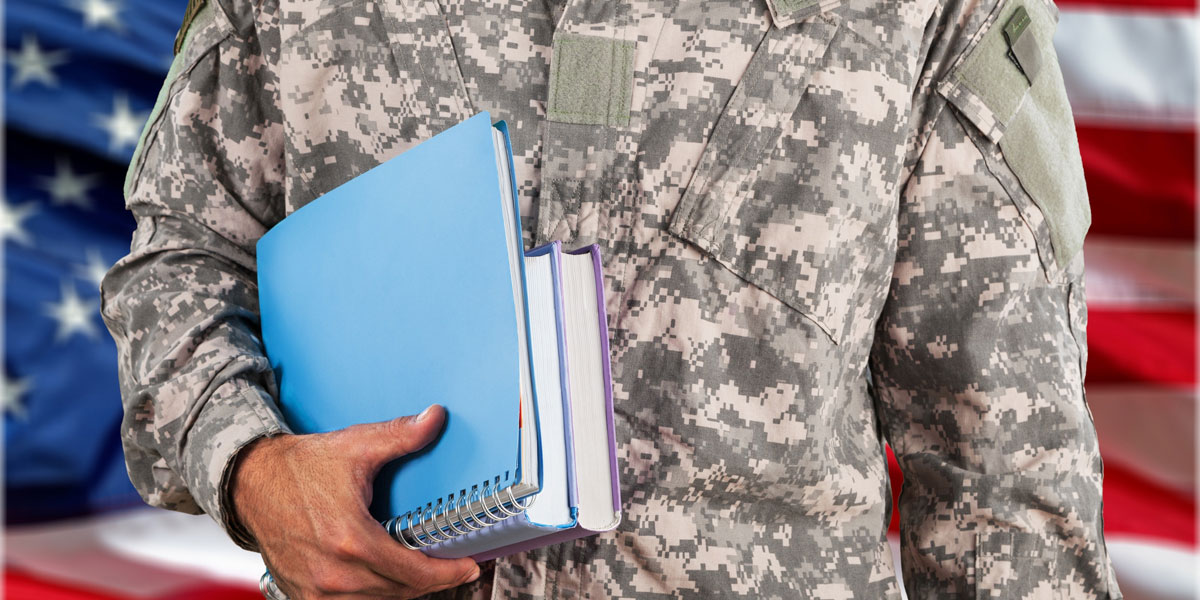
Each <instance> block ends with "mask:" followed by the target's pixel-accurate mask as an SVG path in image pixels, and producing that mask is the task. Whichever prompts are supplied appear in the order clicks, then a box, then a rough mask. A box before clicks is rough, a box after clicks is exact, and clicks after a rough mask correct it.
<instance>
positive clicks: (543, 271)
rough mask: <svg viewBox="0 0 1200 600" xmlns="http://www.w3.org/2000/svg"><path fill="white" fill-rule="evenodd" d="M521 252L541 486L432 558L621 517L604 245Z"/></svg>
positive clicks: (489, 555) (529, 542)
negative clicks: (522, 505)
mask: <svg viewBox="0 0 1200 600" xmlns="http://www.w3.org/2000/svg"><path fill="white" fill-rule="evenodd" d="M525 257H526V258H525V261H526V264H525V273H526V285H527V288H528V307H529V315H530V320H529V328H530V331H529V334H530V337H531V340H532V347H533V355H534V357H533V372H534V378H535V380H536V383H535V385H536V397H537V411H538V414H537V415H536V417H535V419H534V420H536V427H537V428H538V432H539V447H540V460H539V464H540V467H541V482H542V485H541V489H540V490H539V492H538V493H537V494H536V495H534V496H532V497H531V498H530V499H528V501H526V502H525V505H526V506H527V508H525V509H524V510H522V511H515V512H517V514H511V515H506V514H505V513H508V512H514V511H513V510H512V509H513V508H515V507H513V506H511V505H510V506H508V507H506V508H508V509H509V510H507V511H497V512H493V513H492V514H491V515H480V516H481V517H482V518H481V519H476V520H475V521H469V523H468V524H470V525H476V524H483V525H485V526H484V527H480V528H478V529H475V530H471V531H468V532H466V533H463V534H458V535H453V536H450V537H451V539H449V540H447V541H444V542H441V543H438V544H436V545H433V546H430V547H428V548H425V549H424V552H425V553H426V554H429V555H430V556H434V557H441V558H457V557H462V556H470V557H472V558H474V559H475V560H477V561H484V560H489V559H493V558H497V557H500V556H506V555H509V554H514V553H516V552H522V551H525V550H531V549H534V548H540V547H542V546H546V545H549V544H555V543H559V542H565V541H570V540H573V539H577V538H581V537H584V536H588V535H592V534H594V533H598V532H602V531H608V530H611V529H613V528H615V527H616V526H617V525H618V524H619V523H620V521H621V508H620V507H621V492H620V482H619V481H618V477H617V459H616V453H615V450H614V449H615V448H616V439H615V435H614V429H613V407H612V375H611V371H610V365H609V346H608V325H607V319H606V314H605V303H604V279H603V271H602V270H601V263H600V248H599V247H598V246H596V245H591V246H587V247H584V248H580V249H578V250H575V251H572V252H566V253H564V252H562V250H561V244H560V243H559V242H552V243H550V244H546V245H545V246H541V247H539V248H536V249H534V250H530V251H528V252H526V253H525ZM497 508H498V509H499V508H500V507H497ZM496 517H503V518H496ZM434 531H437V529H434ZM442 533H444V534H448V533H450V529H449V528H445V529H442Z"/></svg>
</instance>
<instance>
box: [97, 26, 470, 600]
mask: <svg viewBox="0 0 1200 600" xmlns="http://www.w3.org/2000/svg"><path fill="white" fill-rule="evenodd" d="M246 8H248V6H247V7H246ZM235 23H237V24H239V25H236V26H235V25H234V24H235ZM278 87H279V82H278V80H277V78H276V76H275V74H274V72H273V71H272V67H271V64H270V62H269V60H268V57H267V56H265V54H264V52H262V49H261V48H260V46H259V43H258V38H257V36H256V33H255V31H254V19H253V18H252V16H244V17H243V16H237V17H235V18H230V17H229V16H228V15H227V14H226V13H225V12H224V9H222V8H221V7H220V6H219V5H218V4H217V3H214V2H209V3H207V4H206V5H205V7H204V8H203V9H201V10H200V12H199V13H197V15H196V17H195V20H194V21H193V22H192V23H191V27H190V31H189V32H188V34H187V38H186V41H185V42H184V44H183V48H182V49H181V51H180V53H179V55H178V57H177V58H176V61H175V64H174V65H173V66H172V69H171V73H170V74H169V75H168V78H167V82H166V84H165V89H164V91H163V94H162V96H161V97H160V105H159V106H158V107H156V110H155V111H154V115H152V117H151V121H150V123H149V125H148V126H147V130H146V133H145V135H144V139H143V141H142V143H141V144H140V145H139V150H138V152H137V153H136V156H135V158H134V161H133V164H132V165H131V171H130V178H129V181H128V183H127V186H126V200H127V206H128V208H129V210H130V211H131V212H132V213H133V215H134V217H135V219H136V221H137V231H136V232H135V234H134V238H133V243H132V247H131V250H130V254H129V255H128V256H127V257H125V258H124V259H122V260H121V261H119V262H118V263H117V264H116V265H115V266H114V267H113V269H112V270H111V271H110V272H109V274H108V275H107V277H106V278H105V280H104V282H103V285H102V298H103V308H102V312H103V316H104V319H105V322H106V323H107V325H108V327H109V329H110V331H111V332H112V334H113V338H114V339H115V340H116V342H117V348H118V353H119V361H120V380H121V388H122V399H123V403H124V406H125V417H124V422H123V427H122V439H123V443H124V447H125V456H126V462H127V465H128V468H129V474H130V478H131V479H132V481H133V483H134V485H135V486H136V487H137V489H138V490H139V491H140V492H141V494H142V496H143V497H144V498H145V499H146V501H147V502H148V503H150V504H152V505H155V506H161V507H164V508H169V509H173V510H179V511H183V512H190V513H197V512H206V513H208V514H209V515H211V516H212V517H213V518H214V519H215V520H216V521H217V522H218V523H220V524H221V525H222V526H223V527H224V528H225V529H226V530H227V531H228V532H229V534H230V536H231V537H232V538H233V539H234V541H236V542H237V543H238V544H239V545H241V546H242V547H244V548H248V549H253V550H259V551H261V552H262V554H263V559H264V561H265V562H266V563H267V564H268V565H269V566H270V568H271V571H272V573H273V574H274V575H275V577H276V580H277V581H278V583H279V585H280V587H281V588H283V590H284V591H285V592H288V593H289V594H291V596H292V598H293V600H300V599H302V598H317V597H325V596H328V595H337V594H347V593H349V594H373V595H387V596H389V597H392V596H399V597H411V596H414V595H417V594H420V593H426V592H430V591H434V590H439V589H445V588H447V587H451V586H454V585H458V584H461V583H465V582H467V581H471V580H474V579H475V578H477V577H478V576H479V569H478V567H477V566H476V565H475V564H474V562H473V561H471V560H470V559H459V560H438V559H432V558H429V557H426V556H425V555H424V554H421V553H420V552H416V551H412V550H408V549H405V548H403V547H402V546H400V545H399V544H398V543H396V542H395V541H393V540H392V539H391V538H390V537H388V535H387V533H386V532H385V531H384V530H383V528H382V527H380V525H379V523H377V522H375V521H374V520H372V518H371V516H370V514H369V513H368V511H367V507H368V506H369V504H370V497H371V483H372V482H373V480H374V478H375V474H376V473H377V472H378V470H379V468H380V467H382V466H383V465H384V464H386V463H387V462H390V461H391V460H394V459H396V458H398V457H400V456H403V455H404V454H406V453H408V452H412V451H414V450H416V449H418V448H420V447H422V446H424V445H425V444H426V443H428V442H429V441H430V440H432V439H433V438H434V437H435V436H436V434H437V432H438V431H439V430H440V427H441V424H442V422H443V418H444V413H443V411H442V410H440V409H434V410H427V411H426V412H425V413H423V416H424V417H426V418H421V417H403V418H398V419H395V420H393V421H388V422H384V423H375V424H367V425H359V426H355V427H350V428H347V429H344V430H341V431H336V432H331V433H327V434H317V435H278V434H288V433H290V432H289V431H288V429H287V427H286V425H285V424H284V422H283V420H282V418H281V415H280V413H279V410H278V406H277V404H276V402H275V400H274V398H275V396H276V395H277V392H276V384H275V381H274V375H273V373H272V370H271V368H270V363H269V362H268V360H267V357H266V356H265V354H264V349H263V347H262V344H261V342H260V339H259V319H258V289H257V285H256V280H257V277H256V262H255V254H254V253H255V244H256V242H257V241H258V239H259V238H260V237H261V236H262V235H263V233H265V232H266V231H267V229H268V228H270V227H271V226H272V225H274V224H275V223H276V222H277V221H279V220H280V219H281V218H282V216H283V214H284V201H283V182H284V160H283V136H284V126H283V123H282V116H281V112H280V110H279V109H278V97H277V93H278Z"/></svg>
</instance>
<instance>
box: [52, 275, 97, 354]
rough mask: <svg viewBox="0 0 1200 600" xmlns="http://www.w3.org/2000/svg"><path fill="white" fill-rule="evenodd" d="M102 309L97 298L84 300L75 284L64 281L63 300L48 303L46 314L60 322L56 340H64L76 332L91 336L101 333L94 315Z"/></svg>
mask: <svg viewBox="0 0 1200 600" xmlns="http://www.w3.org/2000/svg"><path fill="white" fill-rule="evenodd" d="M99 310H100V303H99V302H97V301H96V300H83V299H82V298H80V297H79V294H78V293H76V292H75V284H73V283H71V282H70V281H64V282H63V284H62V300H61V301H59V302H48V303H46V314H48V315H50V317H51V318H53V319H54V320H55V321H57V322H58V333H57V334H55V336H54V337H55V341H57V342H63V341H66V339H67V338H69V337H71V336H72V335H74V334H76V333H82V334H84V335H86V336H88V337H90V338H94V337H96V334H97V333H99V332H98V330H97V329H96V323H95V320H94V319H93V317H94V316H95V315H96V313H97V312H98V311H99Z"/></svg>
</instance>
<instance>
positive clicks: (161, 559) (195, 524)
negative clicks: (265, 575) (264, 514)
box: [4, 507, 264, 598]
mask: <svg viewBox="0 0 1200 600" xmlns="http://www.w3.org/2000/svg"><path fill="white" fill-rule="evenodd" d="M4 538H5V539H4V545H5V556H4V558H5V564H7V565H9V566H13V567H17V568H19V569H22V570H24V571H26V572H29V573H32V574H34V575H36V576H39V577H41V578H44V579H48V580H50V581H57V582H60V583H63V584H66V585H70V586H77V587H84V588H88V589H92V590H96V591H100V592H105V593H109V594H115V595H118V596H128V597H134V598H162V597H168V596H171V595H174V594H178V593H180V592H182V591H183V590H185V589H194V588H203V587H204V586H206V585H214V584H225V585H235V586H244V587H246V588H247V589H257V587H258V577H259V575H262V572H263V568H264V567H263V562H262V558H261V557H260V556H259V555H258V554H255V553H253V552H247V551H245V550H242V549H241V548H238V547H237V546H236V545H234V543H233V542H232V541H230V540H229V537H228V536H226V535H225V533H224V532H223V531H222V530H221V528H220V527H218V526H217V524H216V523H214V522H213V520H212V519H210V518H208V517H206V516H193V515H185V514H182V513H177V512H171V511H166V510H162V509H157V508H149V507H144V508H136V509H132V510H128V511H123V512H118V513H108V514H103V515H98V516H93V517H88V518H84V519H77V520H67V521H55V522H51V523H47V524H42V525H32V526H19V527H7V528H5V531H4Z"/></svg>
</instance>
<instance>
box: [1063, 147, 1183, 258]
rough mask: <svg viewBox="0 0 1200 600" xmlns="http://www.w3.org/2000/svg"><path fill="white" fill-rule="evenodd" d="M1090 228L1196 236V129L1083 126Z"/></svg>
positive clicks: (1144, 234) (1109, 232)
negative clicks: (1170, 129) (1168, 129)
mask: <svg viewBox="0 0 1200 600" xmlns="http://www.w3.org/2000/svg"><path fill="white" fill-rule="evenodd" d="M1077 131H1078V134H1079V150H1080V153H1081V154H1082V155H1083V170H1084V175H1085V177H1086V178H1087V184H1088V195H1089V196H1090V198H1091V204H1092V228H1091V230H1090V232H1089V234H1102V235H1120V236H1137V237H1148V238H1173V239H1183V240H1194V239H1195V238H1196V167H1195V165H1196V132H1195V131H1194V130H1190V131H1160V130H1152V129H1151V130H1142V129H1122V128H1112V127H1096V126H1091V125H1087V126H1080V127H1078V128H1077Z"/></svg>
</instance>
